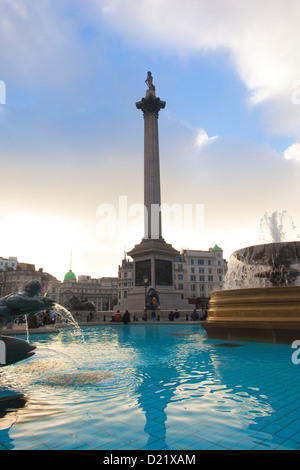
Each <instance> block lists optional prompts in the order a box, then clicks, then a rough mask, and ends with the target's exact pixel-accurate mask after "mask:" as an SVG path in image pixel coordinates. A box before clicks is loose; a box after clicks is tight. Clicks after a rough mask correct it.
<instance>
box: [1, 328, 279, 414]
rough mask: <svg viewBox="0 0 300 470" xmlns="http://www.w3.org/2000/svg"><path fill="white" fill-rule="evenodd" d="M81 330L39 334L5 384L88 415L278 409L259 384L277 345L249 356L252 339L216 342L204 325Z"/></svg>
mask: <svg viewBox="0 0 300 470" xmlns="http://www.w3.org/2000/svg"><path fill="white" fill-rule="evenodd" d="M83 332H84V337H85V338H84V341H82V340H81V338H80V337H79V336H78V335H77V332H75V334H74V331H72V329H70V328H64V329H62V330H61V332H60V333H59V334H57V335H52V336H50V335H44V336H42V335H40V336H37V335H34V337H32V338H31V343H32V344H34V345H36V346H37V349H36V355H35V356H33V357H32V358H30V359H29V360H28V361H26V362H24V363H18V364H15V365H13V366H9V367H7V368H3V369H2V371H1V376H0V386H1V385H2V387H0V389H1V388H2V389H4V388H5V387H7V385H8V384H9V386H10V388H11V389H12V390H13V391H15V393H20V392H22V393H25V394H27V395H28V396H29V397H30V399H31V400H33V401H34V400H36V402H38V403H42V404H43V403H48V404H49V403H51V405H52V409H53V411H54V412H56V410H57V409H59V410H66V409H67V408H68V409H69V410H70V409H72V407H73V408H74V407H76V406H77V407H79V408H80V409H81V410H83V412H84V413H85V414H86V416H87V417H88V415H89V413H91V410H92V409H93V410H94V409H97V410H99V412H98V413H100V414H102V415H103V416H106V414H107V413H118V412H119V411H118V410H120V409H122V410H123V411H122V412H124V410H125V409H126V410H129V409H132V410H140V411H143V413H146V416H147V414H149V409H152V407H156V408H157V409H160V410H161V411H162V412H163V413H167V416H168V420H169V422H170V423H172V422H173V421H174V420H175V421H176V420H180V419H182V417H183V416H189V417H191V416H194V417H197V416H210V418H209V419H217V420H219V419H221V416H223V418H222V419H226V420H228V417H229V416H230V417H231V419H238V420H239V422H247V421H249V422H250V421H251V420H253V419H255V417H257V416H265V415H268V414H270V413H272V412H273V410H272V406H271V404H270V401H269V399H268V397H267V396H266V394H264V393H262V390H261V389H262V387H263V383H264V380H263V379H262V378H263V377H265V376H266V374H267V373H266V366H268V365H270V364H271V363H272V361H273V350H272V349H270V351H268V349H267V348H263V349H262V350H261V351H259V349H257V350H256V351H255V353H256V356H255V355H254V354H253V351H252V353H251V354H252V357H250V356H249V349H250V348H252V350H253V347H254V346H250V345H247V348H246V347H245V348H232V349H230V350H229V349H228V350H226V349H225V348H214V347H213V344H211V343H210V342H209V341H207V340H206V337H205V334H204V332H203V330H202V329H201V327H200V326H197V327H194V326H193V327H192V326H189V327H182V326H180V325H178V326H177V325H174V326H173V325H172V326H171V327H169V326H168V325H160V326H159V327H157V325H155V326H151V325H147V326H146V325H145V326H144V325H138V326H135V325H132V326H131V325H126V326H124V325H118V326H105V327H104V326H101V327H88V328H85V329H83ZM87 343H88V351H87V350H86V344H87ZM259 352H260V353H259ZM271 372H272V373H273V371H271ZM153 400H154V402H153ZM149 407H150V408H149ZM84 410H85V411H84ZM100 410H101V411H100Z"/></svg>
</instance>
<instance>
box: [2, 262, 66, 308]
mask: <svg viewBox="0 0 300 470" xmlns="http://www.w3.org/2000/svg"><path fill="white" fill-rule="evenodd" d="M33 279H36V280H37V281H39V282H40V283H41V286H42V288H41V295H43V296H47V297H51V298H52V299H53V300H54V301H55V302H57V303H59V289H60V281H58V280H57V279H56V277H54V276H52V275H51V274H49V273H45V272H44V271H43V269H42V268H40V269H39V270H38V271H37V270H36V269H35V266H34V264H27V263H18V266H17V269H16V270H14V269H9V270H7V271H6V272H5V275H4V281H3V295H8V294H11V293H12V292H23V291H24V290H25V286H26V284H27V283H28V282H29V281H32V280H33Z"/></svg>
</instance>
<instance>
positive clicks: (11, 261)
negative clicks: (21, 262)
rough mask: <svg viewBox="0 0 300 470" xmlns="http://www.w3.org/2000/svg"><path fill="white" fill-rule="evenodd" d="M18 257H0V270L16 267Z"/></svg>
mask: <svg viewBox="0 0 300 470" xmlns="http://www.w3.org/2000/svg"><path fill="white" fill-rule="evenodd" d="M17 266H18V258H16V257H14V256H10V257H9V258H2V257H0V270H2V271H6V270H7V269H17Z"/></svg>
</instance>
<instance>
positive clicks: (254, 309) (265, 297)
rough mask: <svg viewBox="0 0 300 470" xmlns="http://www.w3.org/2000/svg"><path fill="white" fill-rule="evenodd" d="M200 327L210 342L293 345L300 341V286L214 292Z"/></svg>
mask: <svg viewBox="0 0 300 470" xmlns="http://www.w3.org/2000/svg"><path fill="white" fill-rule="evenodd" d="M201 325H202V327H203V328H204V329H205V330H206V332H207V335H208V337H209V338H216V339H228V340H244V341H258V342H272V343H291V342H293V341H294V340H297V339H300V286H294V287H265V288H252V289H251V288H249V289H231V290H227V291H226V290H224V291H216V292H212V293H211V300H210V309H209V313H208V318H207V321H206V322H202V323H201Z"/></svg>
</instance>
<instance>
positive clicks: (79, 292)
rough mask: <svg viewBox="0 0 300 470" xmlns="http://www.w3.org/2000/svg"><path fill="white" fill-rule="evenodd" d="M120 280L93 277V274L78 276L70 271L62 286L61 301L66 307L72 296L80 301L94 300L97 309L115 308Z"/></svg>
mask: <svg viewBox="0 0 300 470" xmlns="http://www.w3.org/2000/svg"><path fill="white" fill-rule="evenodd" d="M117 293H118V280H117V278H116V277H102V278H99V279H93V278H92V277H91V276H78V280H77V279H76V276H75V274H74V273H73V271H71V270H70V271H69V272H68V273H67V274H66V275H65V278H64V281H63V282H62V283H61V286H60V301H59V303H60V304H61V305H63V306H64V307H66V306H68V303H69V301H70V299H71V298H72V297H77V298H78V299H79V300H80V301H82V302H84V301H89V302H93V304H94V305H95V310H96V311H107V310H113V306H114V304H116V302H117Z"/></svg>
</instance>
